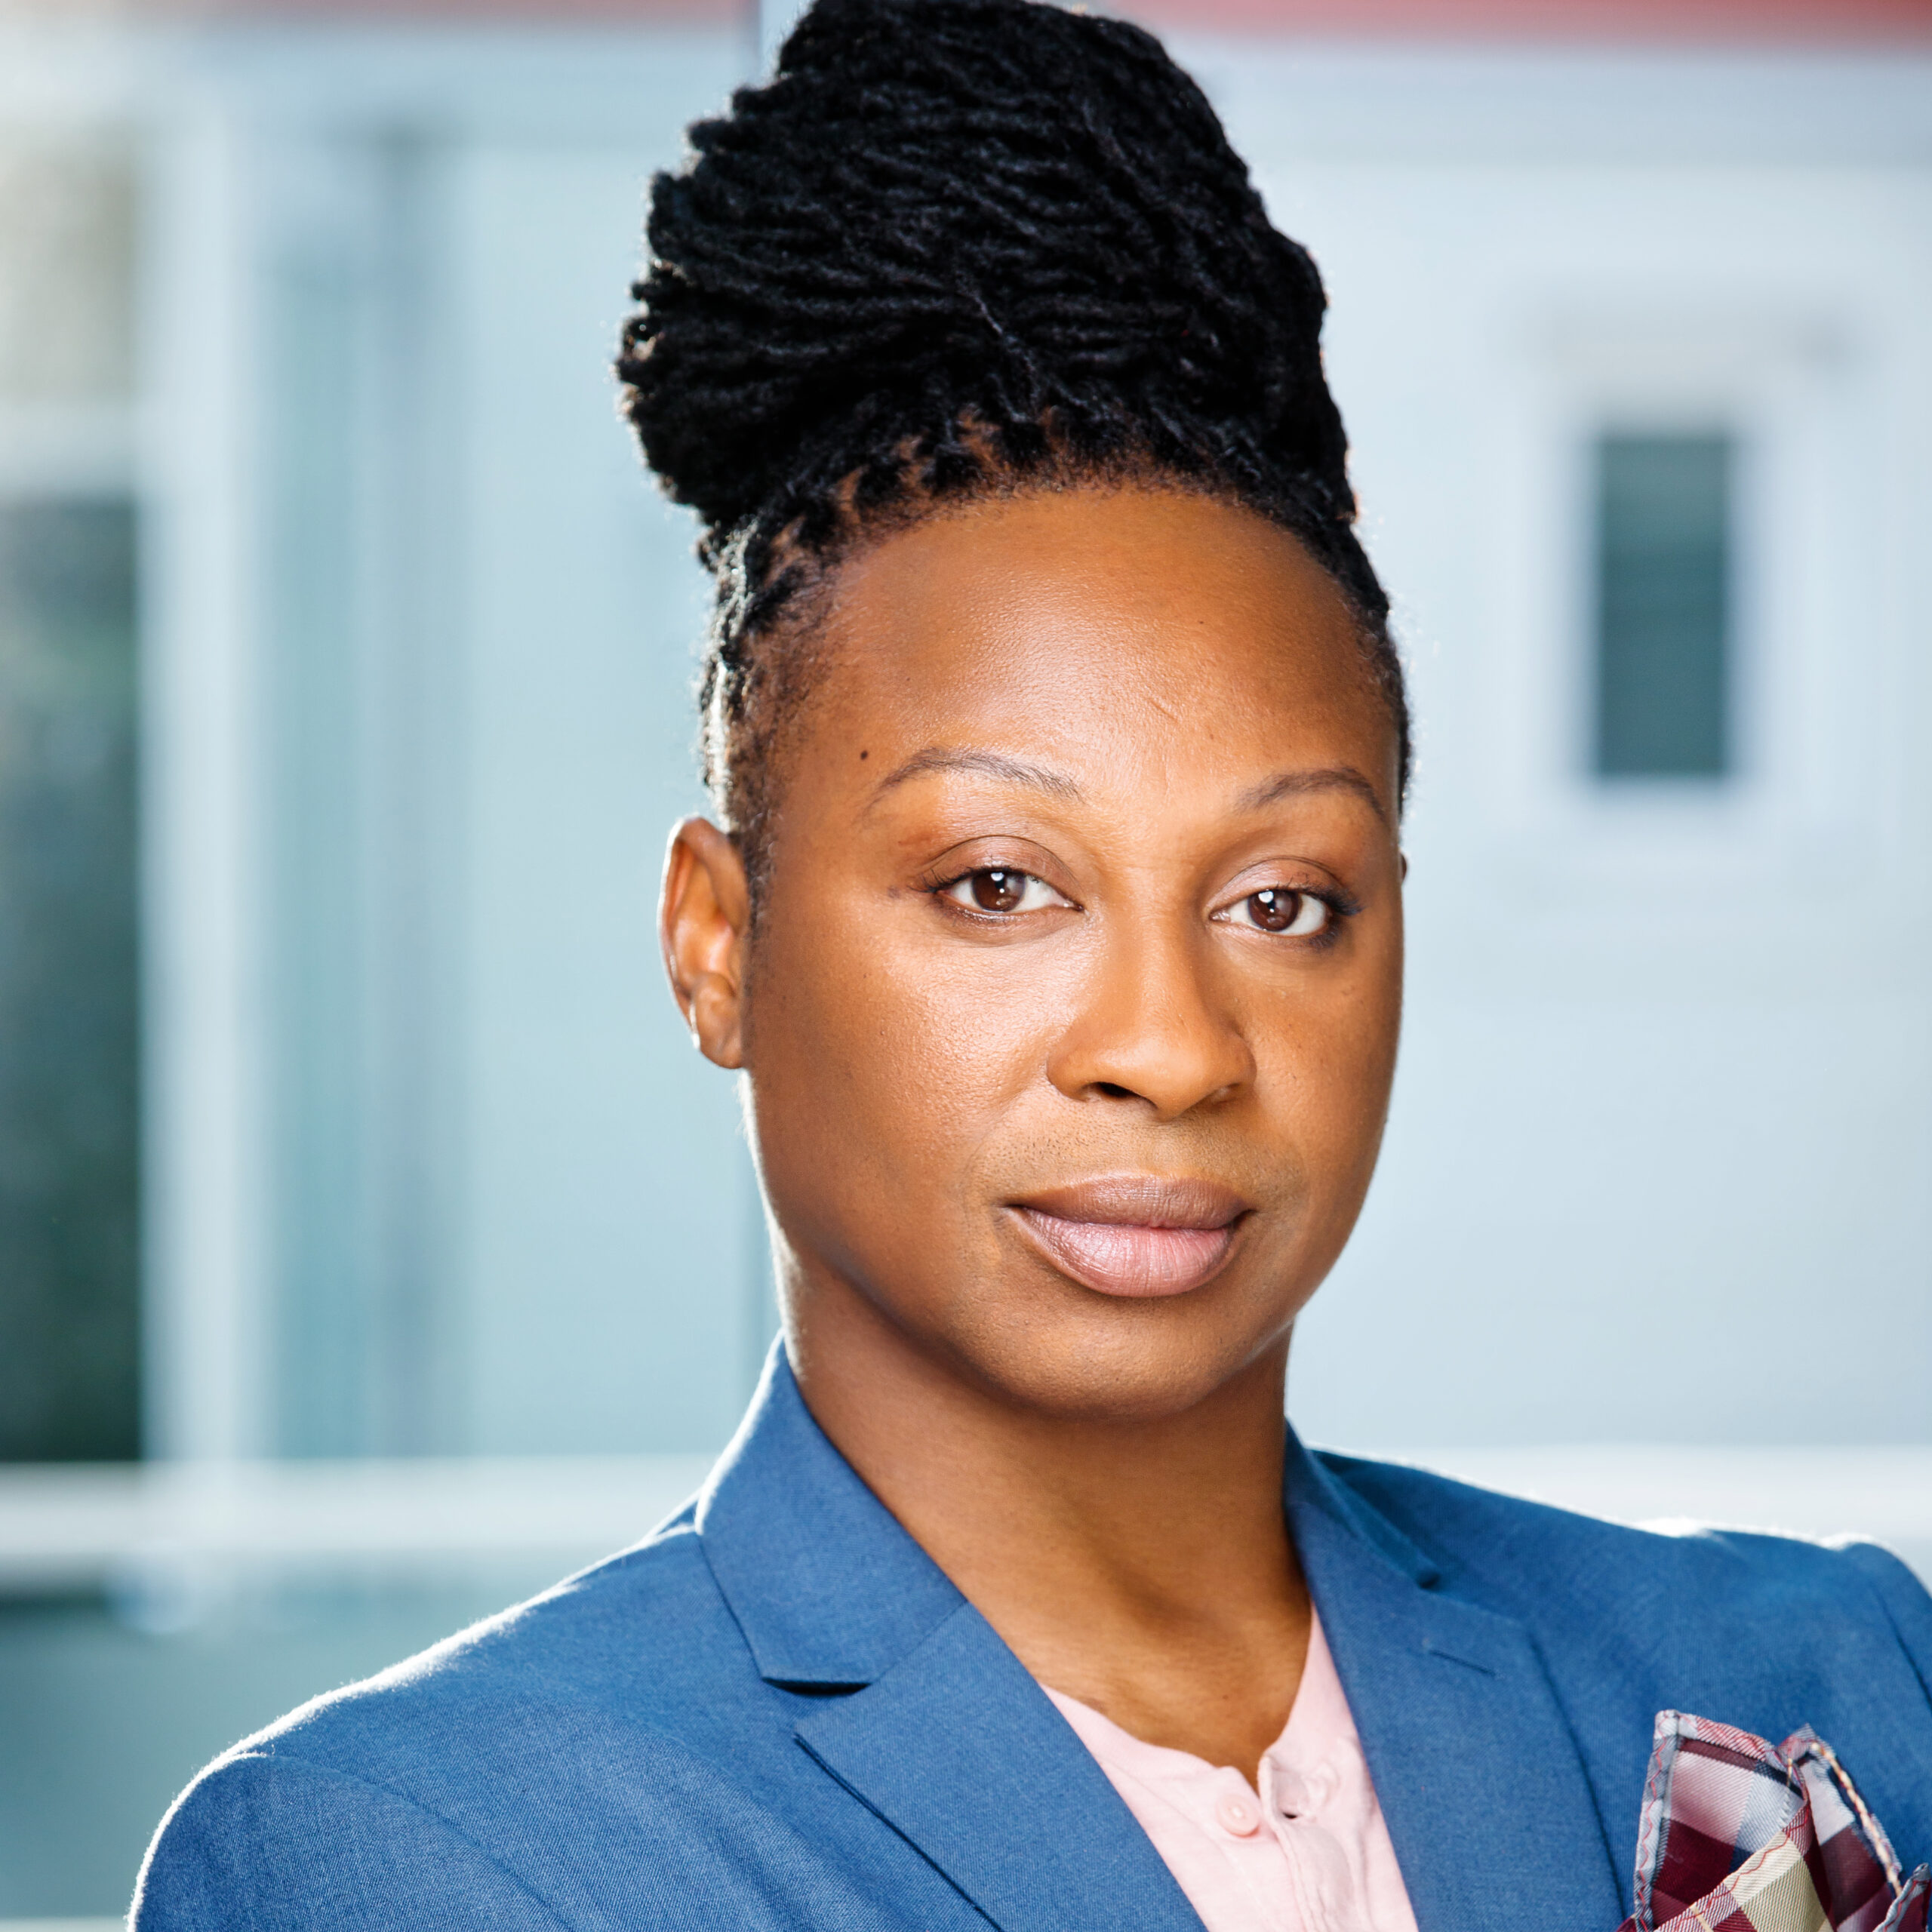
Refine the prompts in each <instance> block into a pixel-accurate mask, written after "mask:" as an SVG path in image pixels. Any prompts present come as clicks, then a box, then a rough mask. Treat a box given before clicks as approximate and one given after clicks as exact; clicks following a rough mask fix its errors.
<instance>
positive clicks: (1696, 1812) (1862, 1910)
mask: <svg viewBox="0 0 1932 1932" xmlns="http://www.w3.org/2000/svg"><path fill="white" fill-rule="evenodd" d="M1928 1893H1932V1870H1928V1868H1927V1867H1926V1866H1923V1865H1921V1866H1920V1867H1919V1868H1918V1870H1917V1871H1915V1872H1913V1873H1912V1875H1911V1876H1910V1877H1909V1878H1907V1877H1906V1875H1904V1874H1903V1872H1901V1871H1900V1867H1899V1862H1898V1860H1897V1857H1895V1856H1894V1854H1893V1851H1892V1847H1891V1842H1890V1840H1889V1839H1888V1838H1887V1837H1886V1836H1885V1834H1884V1829H1883V1828H1882V1827H1881V1826H1880V1824H1879V1823H1878V1820H1877V1819H1875V1817H1872V1814H1871V1812H1870V1810H1869V1809H1868V1808H1867V1807H1866V1804H1865V1801H1864V1800H1863V1798H1860V1796H1859V1795H1858V1793H1857V1790H1856V1789H1854V1786H1853V1784H1852V1782H1851V1780H1850V1778H1848V1777H1847V1776H1846V1775H1845V1773H1844V1767H1843V1766H1842V1765H1841V1764H1839V1762H1838V1759H1837V1758H1836V1757H1835V1756H1834V1755H1833V1754H1832V1748H1831V1746H1829V1744H1826V1743H1825V1742H1824V1741H1823V1739H1821V1738H1820V1737H1817V1736H1815V1735H1814V1734H1813V1732H1812V1731H1811V1730H1810V1728H1809V1727H1806V1728H1805V1729H1804V1730H1799V1731H1794V1732H1793V1733H1792V1735H1791V1736H1790V1737H1787V1738H1786V1740H1785V1741H1784V1742H1783V1743H1782V1744H1776V1745H1774V1744H1767V1743H1765V1741H1764V1739H1762V1738H1761V1737H1752V1736H1751V1735H1750V1734H1749V1732H1746V1731H1742V1730H1732V1729H1731V1728H1730V1726H1729V1725H1728V1724H1712V1722H1711V1721H1710V1720H1709V1718H1694V1717H1688V1716H1686V1715H1684V1712H1681V1711H1660V1712H1658V1713H1657V1744H1656V1748H1655V1749H1654V1751H1653V1752H1652V1753H1651V1775H1650V1780H1649V1782H1648V1783H1647V1784H1646V1785H1645V1786H1644V1810H1643V1817H1642V1820H1641V1823H1640V1824H1639V1826H1638V1832H1637V1887H1636V1899H1637V1909H1636V1910H1635V1912H1633V1913H1632V1915H1631V1916H1630V1917H1629V1918H1628V1919H1626V1921H1624V1923H1623V1926H1622V1927H1621V1928H1620V1932H1927V1925H1926V1914H1927V1895H1928Z"/></svg>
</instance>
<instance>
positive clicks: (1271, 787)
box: [1238, 764, 1389, 825]
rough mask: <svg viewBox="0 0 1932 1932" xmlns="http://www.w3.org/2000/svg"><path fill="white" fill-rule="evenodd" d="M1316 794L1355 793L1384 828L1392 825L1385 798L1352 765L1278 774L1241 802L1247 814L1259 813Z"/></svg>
mask: <svg viewBox="0 0 1932 1932" xmlns="http://www.w3.org/2000/svg"><path fill="white" fill-rule="evenodd" d="M1310 792H1353V793H1354V794H1355V796H1356V797H1357V798H1361V799H1362V800H1364V801H1365V802H1366V803H1367V805H1368V807H1369V809H1370V810H1371V811H1373V812H1374V814H1375V816H1376V817H1377V818H1379V819H1380V820H1381V821H1382V822H1383V824H1384V825H1386V824H1387V823H1388V822H1389V814H1388V813H1387V812H1386V811H1384V810H1383V806H1382V798H1381V795H1380V793H1379V792H1377V790H1376V789H1375V787H1374V786H1373V785H1371V783H1369V782H1368V780H1367V779H1366V778H1364V777H1363V776H1362V774H1361V773H1360V772H1359V771H1357V770H1356V769H1355V767H1354V766H1353V765H1352V764H1334V765H1327V766H1324V767H1323V768H1321V769H1320V770H1318V771H1278V772H1276V773H1275V775H1274V777H1272V778H1264V779H1263V780H1262V781H1261V783H1260V784H1259V785H1256V786H1251V787H1250V788H1249V789H1248V790H1247V791H1245V792H1243V793H1242V794H1241V798H1240V799H1239V801H1238V804H1239V808H1240V809H1241V811H1249V812H1252V811H1260V810H1261V809H1262V808H1263V806H1266V805H1272V804H1275V802H1276V801H1278V800H1280V799H1282V798H1304V797H1306V796H1307V795H1309V793H1310Z"/></svg>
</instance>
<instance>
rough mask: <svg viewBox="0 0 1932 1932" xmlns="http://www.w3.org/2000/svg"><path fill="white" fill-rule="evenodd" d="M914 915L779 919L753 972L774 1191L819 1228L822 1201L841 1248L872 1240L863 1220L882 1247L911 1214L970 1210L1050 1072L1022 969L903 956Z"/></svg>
mask: <svg viewBox="0 0 1932 1932" xmlns="http://www.w3.org/2000/svg"><path fill="white" fill-rule="evenodd" d="M773 910H774V913H779V912H780V909H779V908H777V906H774V908H773ZM781 920H782V923H781ZM905 924H906V920H905V908H904V907H903V906H899V905H893V904H888V908H887V909H885V910H884V912H883V913H882V914H881V912H878V911H877V910H875V909H871V908H868V907H867V906H865V905H864V904H863V903H860V904H859V905H856V906H846V907H844V908H843V909H842V910H841V914H840V915H837V916H829V917H828V916H823V915H821V916H820V918H817V920H815V921H808V920H807V919H805V918H801V916H799V912H798V909H791V910H789V911H788V912H783V913H780V917H778V918H774V919H773V920H772V921H771V926H770V928H769V935H770V937H771V941H772V942H773V943H771V944H770V945H769V946H766V947H765V948H764V950H763V951H762V952H761V956H760V957H759V958H758V960H757V961H756V962H755V966H754V970H753V975H752V985H751V989H750V996H749V1001H748V1011H747V1026H746V1062H747V1067H748V1070H749V1075H750V1079H751V1085H752V1096H753V1106H754V1109H755V1115H756V1119H757V1124H758V1137H759V1150H760V1155H761V1161H763V1163H764V1168H765V1171H766V1174H767V1178H768V1183H770V1184H771V1185H772V1186H774V1189H782V1191H783V1192H785V1193H786V1194H789V1195H792V1197H793V1198H795V1199H800V1200H801V1201H804V1203H805V1204H806V1207H807V1211H808V1212H812V1213H813V1214H814V1218H817V1213H816V1211H814V1209H813V1208H812V1207H811V1203H813V1202H816V1203H817V1204H821V1205H822V1207H823V1209H825V1210H827V1211H829V1212H830V1214H832V1216H833V1217H837V1218H844V1219H847V1220H850V1221H852V1222H853V1223H854V1225H852V1226H849V1227H848V1229H847V1230H846V1232H845V1238H844V1240H843V1241H841V1242H840V1245H841V1246H844V1245H848V1244H851V1243H852V1242H862V1241H864V1240H865V1239H866V1235H865V1232H864V1229H863V1227H862V1226H859V1225H857V1223H858V1222H860V1220H863V1222H864V1223H866V1224H868V1225H873V1224H875V1225H877V1226H878V1227H879V1228H880V1230H881V1233H883V1232H887V1231H888V1228H889V1226H890V1224H891V1223H893V1222H894V1220H897V1219H899V1218H901V1217H900V1215H899V1213H898V1210H899V1209H900V1207H901V1206H904V1207H908V1208H909V1207H912V1205H913V1204H915V1203H916V1204H918V1208H919V1217H918V1218H919V1219H921V1220H925V1221H928V1223H929V1222H930V1217H931V1216H932V1215H933V1214H934V1213H936V1212H943V1211H945V1209H946V1204H947V1203H948V1201H949V1200H958V1199H959V1198H961V1197H962V1196H963V1195H964V1191H965V1184H966V1183H967V1182H968V1180H969V1178H970V1176H971V1174H972V1172H973V1171H974V1168H975V1166H976V1161H977V1155H978V1153H979V1152H980V1149H982V1148H983V1146H985V1144H986V1143H987V1142H988V1141H989V1140H990V1139H992V1137H994V1136H995V1134H996V1133H997V1131H998V1126H999V1124H1000V1122H1001V1121H1002V1120H1003V1119H1004V1118H1006V1117H1007V1116H1008V1115H1009V1113H1010V1112H1011V1109H1012V1108H1013V1107H1014V1105H1015V1104H1016V1103H1018V1102H1019V1101H1020V1100H1021V1099H1022V1097H1023V1095H1024V1094H1025V1093H1026V1091H1027V1089H1028V1088H1029V1085H1031V1084H1034V1083H1035V1082H1036V1081H1037V1080H1038V1072H1039V1069H1040V1066H1041V1064H1042V1062H1043V1060H1044V1046H1043V1044H1042V1043H1041V1041H1039V1040H1038V1038H1035V1037H1034V1036H1033V1035H1032V1032H1030V1031H1029V1026H1030V1025H1031V1023H1032V1013H1034V1012H1035V1011H1037V1010H1038V988H1037V986H1034V987H1033V988H1032V989H1030V991H1029V995H1028V997H1026V998H1017V997H1016V995H1017V994H1018V992H1019V990H1020V980H1021V975H1022V973H1023V968H1018V967H1017V962H1015V965H1014V968H1012V969H1010V970H1009V971H1006V972H1004V973H1002V972H1001V971H988V970H987V967H988V965H989V961H988V960H987V958H986V956H985V955H981V954H976V953H975V952H973V950H972V949H960V948H959V947H958V946H957V945H956V943H955V944H954V945H951V946H948V945H944V944H934V945H932V946H923V945H914V946H907V945H906V938H905ZM999 963H1002V964H1003V963H1004V962H999ZM1009 981H1011V984H1008V982H1009ZM906 1218H909V1217H906Z"/></svg>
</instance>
